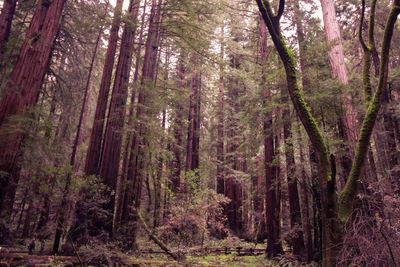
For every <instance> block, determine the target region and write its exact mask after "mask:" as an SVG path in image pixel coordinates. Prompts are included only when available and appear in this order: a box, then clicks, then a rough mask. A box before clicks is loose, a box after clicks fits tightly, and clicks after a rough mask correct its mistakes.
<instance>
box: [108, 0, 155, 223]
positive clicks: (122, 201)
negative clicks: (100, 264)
mask: <svg viewBox="0 0 400 267" xmlns="http://www.w3.org/2000/svg"><path fill="white" fill-rule="evenodd" d="M146 6H147V0H145V1H144V4H143V12H142V21H141V26H140V33H139V44H138V47H137V51H136V63H135V73H134V75H133V84H134V86H135V85H136V84H137V80H138V77H139V69H140V55H141V51H142V42H143V31H144V26H145V23H144V22H145V17H146ZM135 98H136V88H135V87H134V88H133V90H132V94H131V101H130V106H129V117H128V127H129V128H131V127H133V125H134V119H133V115H134V107H135ZM132 135H133V134H132V132H131V131H128V132H127V136H126V139H127V142H126V144H125V149H124V159H123V165H122V179H120V180H119V181H118V182H119V185H118V186H119V187H118V188H117V191H116V198H118V199H117V201H118V204H117V205H116V207H115V208H116V211H115V213H114V214H115V216H114V217H113V229H115V226H116V224H117V223H119V222H121V219H122V216H123V213H124V212H126V211H124V207H126V206H127V204H126V201H127V200H126V194H127V188H126V187H127V180H128V177H127V172H128V165H129V154H130V151H129V149H130V147H131V143H132ZM124 218H127V215H126V214H125V215H124Z"/></svg>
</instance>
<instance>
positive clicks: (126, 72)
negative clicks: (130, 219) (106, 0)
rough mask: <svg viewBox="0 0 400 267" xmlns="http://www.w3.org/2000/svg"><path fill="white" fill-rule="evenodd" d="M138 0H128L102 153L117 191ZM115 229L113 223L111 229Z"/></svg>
mask: <svg viewBox="0 0 400 267" xmlns="http://www.w3.org/2000/svg"><path fill="white" fill-rule="evenodd" d="M138 7H139V2H138V1H137V0H131V1H130V2H129V8H128V12H129V19H128V21H127V22H125V26H124V31H123V34H122V39H121V48H120V53H119V58H118V64H117V70H116V73H115V81H114V87H113V92H112V96H111V102H110V107H109V111H108V115H107V125H106V131H105V133H104V143H103V149H102V153H101V162H100V177H101V178H102V180H103V182H104V184H105V185H107V186H108V187H109V188H110V189H111V190H114V191H115V190H116V184H117V176H118V170H119V165H120V157H121V144H122V134H123V133H122V132H123V128H124V124H125V108H126V99H127V96H128V84H129V77H130V70H131V63H132V53H133V40H134V36H135V31H136V26H135V25H136V19H137V14H138ZM114 201H115V199H114V195H110V201H109V203H108V204H106V208H107V209H108V210H109V211H112V210H113V209H114ZM108 230H109V231H110V234H111V232H112V226H111V225H110V227H109V229H108Z"/></svg>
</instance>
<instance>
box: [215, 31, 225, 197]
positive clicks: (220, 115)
mask: <svg viewBox="0 0 400 267" xmlns="http://www.w3.org/2000/svg"><path fill="white" fill-rule="evenodd" d="M220 45H221V48H220V49H221V50H220V56H219V57H220V58H219V59H220V60H221V63H220V65H219V84H218V111H217V120H218V126H217V193H218V194H225V181H224V180H225V175H224V163H225V155H224V65H223V62H222V61H223V60H224V45H225V44H224V26H222V27H221V43H220Z"/></svg>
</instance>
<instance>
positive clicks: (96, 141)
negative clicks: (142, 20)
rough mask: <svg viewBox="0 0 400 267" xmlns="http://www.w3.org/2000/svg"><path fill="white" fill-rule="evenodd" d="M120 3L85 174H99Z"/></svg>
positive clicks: (104, 68)
mask: <svg viewBox="0 0 400 267" xmlns="http://www.w3.org/2000/svg"><path fill="white" fill-rule="evenodd" d="M122 4H123V0H117V3H116V6H115V10H114V18H113V21H112V26H111V29H110V37H109V39H108V47H107V53H106V58H105V61H104V67H103V75H102V78H101V83H100V89H99V95H98V97H97V105H96V111H95V115H94V121H93V126H92V131H91V134H90V141H89V147H88V151H87V154H86V163H85V173H86V174H87V175H92V174H94V175H97V174H99V164H100V159H101V145H102V140H103V130H104V123H105V115H106V109H107V102H108V95H109V91H110V86H111V76H112V72H113V68H114V59H115V51H116V49H117V41H118V31H119V27H120V23H121V10H122Z"/></svg>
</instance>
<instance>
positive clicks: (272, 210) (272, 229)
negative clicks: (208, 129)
mask: <svg viewBox="0 0 400 267" xmlns="http://www.w3.org/2000/svg"><path fill="white" fill-rule="evenodd" d="M260 39H261V42H262V43H261V62H262V63H261V66H262V78H261V79H262V85H263V86H264V87H265V88H264V89H263V96H264V99H263V102H264V105H266V104H267V103H268V102H270V101H271V99H272V98H271V92H270V89H269V88H267V87H266V67H267V58H268V48H267V42H266V41H267V28H266V24H265V22H264V21H261V22H260ZM263 129H264V131H263V136H264V169H265V190H266V191H265V194H266V195H265V201H266V203H265V205H266V209H265V212H266V215H265V216H266V225H267V238H268V245H267V256H268V257H269V258H272V257H274V256H276V255H277V254H280V253H282V251H283V249H282V245H281V243H280V240H279V220H278V218H279V215H278V214H276V211H277V210H276V207H277V206H278V205H279V202H278V201H277V199H276V193H275V191H276V188H275V187H276V184H277V182H276V180H275V179H276V178H277V173H276V170H277V169H276V166H274V160H275V158H274V156H275V155H274V154H275V148H274V134H273V130H272V111H268V112H266V113H265V114H264V125H263Z"/></svg>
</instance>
